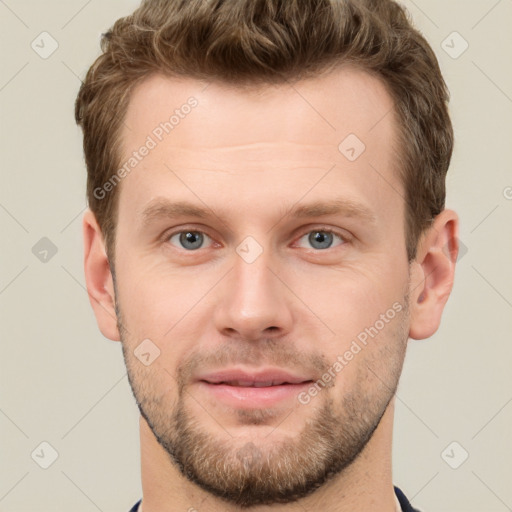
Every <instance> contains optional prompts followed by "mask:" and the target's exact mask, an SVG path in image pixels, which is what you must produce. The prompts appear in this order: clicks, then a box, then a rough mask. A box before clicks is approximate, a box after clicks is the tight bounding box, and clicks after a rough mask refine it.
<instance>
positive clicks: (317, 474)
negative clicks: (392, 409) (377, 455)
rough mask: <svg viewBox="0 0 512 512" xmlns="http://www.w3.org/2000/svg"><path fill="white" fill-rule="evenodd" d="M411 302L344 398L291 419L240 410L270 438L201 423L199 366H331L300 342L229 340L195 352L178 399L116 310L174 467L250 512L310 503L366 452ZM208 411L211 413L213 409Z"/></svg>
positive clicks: (401, 351) (179, 375)
mask: <svg viewBox="0 0 512 512" xmlns="http://www.w3.org/2000/svg"><path fill="white" fill-rule="evenodd" d="M117 296H118V295H117V294H116V297H117ZM402 304H404V309H403V310H402V312H401V313H400V314H397V316H396V317H395V318H394V319H393V320H392V321H391V323H390V325H388V326H386V328H385V330H386V331H387V332H386V333H381V334H386V337H385V338H384V336H380V337H378V338H377V339H376V340H372V341H370V342H369V343H370V344H371V343H374V344H375V346H373V347H367V348H366V349H363V351H364V350H366V351H368V355H367V356H363V357H361V359H360V360H359V361H355V362H351V363H349V364H356V365H358V366H357V367H356V371H355V373H354V374H351V379H350V381H344V380H343V379H344V375H343V372H344V369H343V370H341V372H340V374H339V375H337V376H336V377H337V378H336V379H335V380H341V381H342V382H341V385H340V387H342V389H343V390H344V392H343V395H342V396H341V397H339V398H338V399H337V400H335V399H334V398H333V397H332V395H330V394H329V390H327V389H325V390H322V392H321V393H320V394H319V396H317V397H315V398H313V399H312V400H311V403H310V404H309V405H302V404H299V403H296V404H295V406H294V407H293V408H291V410H290V411H289V412H288V413H287V414H286V410H284V409H281V408H278V407H275V408H268V409H262V408H254V409H233V410H232V411H230V412H232V415H233V416H234V417H236V418H237V420H238V424H242V425H253V426H255V425H266V426H268V425H270V424H271V423H270V422H271V421H272V422H273V423H277V427H275V429H273V430H271V431H270V433H269V434H267V436H265V437H262V436H261V435H260V434H258V437H256V436H255V437H253V438H252V439H250V440H248V439H247V437H245V438H242V437H238V438H237V437H234V436H232V435H231V434H229V432H227V431H226V430H225V429H224V432H221V433H220V434H219V435H216V434H215V433H214V432H212V430H211V428H207V427H206V426H205V425H204V423H202V422H201V420H200V418H197V417H196V415H195V414H194V412H193V410H191V407H190V406H191V405H193V406H194V402H195V403H196V404H199V402H198V400H196V399H195V398H194V396H193V395H192V394H191V392H190V391H189V388H190V384H191V382H192V380H191V378H190V375H192V374H193V372H194V370H196V369H197V368H205V367H217V368H220V367H226V366H228V365H229V364H232V365H235V364H242V363H243V364H248V365H252V366H261V365H262V363H264V362H265V363H268V364H269V365H272V366H279V365H280V363H281V364H282V366H283V367H292V366H290V364H291V363H296V364H294V365H293V367H295V368H303V369H310V370H314V373H312V374H313V375H317V374H318V375H323V373H325V372H326V370H327V368H328V366H329V365H328V364H326V363H327V361H326V360H325V359H324V358H323V357H322V356H319V355H318V354H315V353H311V354H303V353H302V354H301V353H300V352H299V351H293V350H292V348H291V346H290V345H285V344H284V343H282V342H279V341H277V342H276V341H275V340H272V339H263V340H261V343H257V344H255V343H254V342H247V344H246V345H244V344H243V342H242V341H237V342H236V343H234V344H231V343H230V342H226V344H225V345H223V346H222V348H219V350H218V351H216V352H215V353H212V354H204V351H203V353H201V354H198V353H192V355H190V356H188V357H187V359H186V361H184V362H183V364H180V365H178V367H177V368H176V384H177V385H176V387H175V388H174V391H177V397H176V398H170V396H169V387H170V386H169V379H168V378H167V379H166V377H165V375H167V377H168V375H169V372H168V371H167V370H166V369H165V368H159V369H158V371H154V370H153V368H150V367H145V366H144V365H142V364H140V362H139V361H138V360H137V359H136V358H135V356H134V354H133V349H134V348H135V346H136V345H137V340H135V339H130V338H131V335H130V334H129V332H128V330H127V329H126V328H125V327H124V324H123V322H122V321H121V318H122V315H121V308H120V307H118V305H116V312H117V318H118V328H119V332H120V334H121V340H122V347H123V355H124V360H125V363H126V367H127V373H128V379H129V382H130V386H131V389H132V392H133V395H134V397H135V400H136V402H137V406H138V408H139V411H140V414H141V415H142V417H143V418H144V419H145V420H146V422H147V424H148V425H149V427H150V429H151V430H152V432H153V434H154V436H155V438H156V439H157V441H158V443H159V444H160V445H161V446H162V447H163V449H164V450H165V451H166V452H167V454H168V455H169V458H170V460H171V463H172V464H174V465H175V467H176V468H178V470H179V471H180V472H181V474H182V475H183V476H184V477H186V478H187V479H188V480H189V481H190V482H192V483H194V484H196V485H197V486H199V487H200V488H201V489H203V490H204V491H206V492H207V493H209V494H211V495H214V496H216V497H218V498H220V499H221V500H223V501H225V502H226V503H229V504H231V505H235V506H237V507H239V508H242V509H245V508H250V507H255V506H258V505H269V504H274V503H281V504H286V503H292V502H295V501H297V500H299V499H301V498H304V497H306V496H308V495H309V494H311V493H313V492H314V491H315V490H316V489H318V488H320V487H321V486H322V485H324V484H325V483H326V482H328V481H329V480H331V479H332V478H333V477H335V476H337V475H341V474H342V473H343V472H344V471H346V470H347V469H348V468H350V466H351V465H352V464H353V462H354V461H355V460H356V459H357V457H358V456H359V455H360V454H361V453H362V452H363V450H364V448H365V446H366V445H367V443H368V441H369V440H370V439H371V438H372V435H373V434H374V432H375V430H376V429H377V427H378V425H379V423H380V421H381V419H382V417H383V415H384V413H385V412H386V410H387V408H388V406H389V403H390V401H391V399H392V398H393V396H394V395H395V392H396V388H397V386H398V381H399V378H400V373H401V370H402V365H403V361H404V357H405V349H406V344H407V340H408V296H406V297H405V299H404V302H402ZM381 338H383V339H381ZM161 348H162V347H161ZM163 350H165V347H164V348H163ZM358 357H360V356H358ZM356 359H357V358H356ZM164 374H165V375H164ZM377 375H378V376H379V377H378V378H377V379H376V378H375V377H376V376H377ZM333 386H334V382H332V383H331V384H330V386H329V387H330V388H332V390H334V389H336V388H335V387H333ZM199 405H200V406H201V407H202V409H201V414H206V413H208V411H206V412H205V410H203V409H204V407H203V406H202V405H201V404H199ZM302 407H314V411H313V414H311V415H309V416H308V417H306V415H305V414H304V413H303V411H301V410H300V408H302ZM196 409H197V407H196ZM297 409H299V410H298V411H297ZM297 412H298V413H299V414H300V416H299V417H298V418H300V420H298V421H304V426H303V428H302V430H301V431H300V432H299V433H298V434H297V435H295V436H285V435H284V433H283V432H282V431H281V430H279V425H280V424H281V423H283V422H284V421H285V420H286V419H288V416H290V415H293V414H297ZM208 414H209V413H208ZM210 416H212V415H210ZM212 417H213V416H212ZM280 418H282V419H280ZM302 418H305V419H304V420H303V419H302ZM291 419H293V418H291ZM222 428H223V427H222ZM274 432H276V433H274ZM276 434H279V439H277V437H276ZM272 436H274V439H272ZM341 485H342V484H341Z"/></svg>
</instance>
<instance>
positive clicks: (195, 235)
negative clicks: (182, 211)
mask: <svg viewBox="0 0 512 512" xmlns="http://www.w3.org/2000/svg"><path fill="white" fill-rule="evenodd" d="M176 237H177V239H178V243H179V244H180V245H179V246H178V247H180V246H181V247H180V248H183V249H186V250H187V251H195V250H196V249H200V248H201V246H202V245H203V242H204V240H205V238H210V237H209V236H208V235H206V234H205V233H201V232H200V231H179V232H178V233H175V234H174V235H172V236H170V237H169V242H171V243H172V244H173V245H177V244H176V243H173V239H176Z"/></svg>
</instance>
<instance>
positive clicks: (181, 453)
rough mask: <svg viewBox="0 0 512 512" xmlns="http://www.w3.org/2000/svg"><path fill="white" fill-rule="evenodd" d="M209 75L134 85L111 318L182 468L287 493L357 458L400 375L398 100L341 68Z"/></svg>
mask: <svg viewBox="0 0 512 512" xmlns="http://www.w3.org/2000/svg"><path fill="white" fill-rule="evenodd" d="M205 86H206V84H204V83H199V82H196V81H193V80H169V79H166V78H163V77H152V78H150V79H148V80H147V81H146V82H144V83H142V84H141V85H139V86H138V88H137V89H135V91H134V93H133V95H132V97H131V101H130V105H129V108H128V112H127V116H126V119H125V130H124V133H123V148H122V160H123V163H127V162H128V163H129V162H130V160H129V159H130V158H135V159H136V161H135V160H133V161H131V163H132V164H133V165H130V164H129V165H128V167H126V169H130V170H129V172H126V173H124V174H125V176H124V178H123V180H122V182H121V183H120V184H119V185H117V186H119V187H121V188H120V190H119V192H120V196H119V211H118V219H117V222H118V223H117V234H116V259H115V277H116V279H115V285H116V286H115V298H116V312H117V319H118V328H119V332H120V336H121V339H122V344H123V353H124V357H125V361H126V366H127V369H128V376H129V380H130V383H131V386H132V389H133V393H134V395H135V398H136V400H137V402H138V405H139V408H140V411H141V414H142V416H143V417H144V418H145V420H146V421H147V423H148V425H149V426H150V428H151V430H152V432H153V434H154V435H155V437H156V439H157V440H158V442H159V443H160V445H161V446H162V447H163V448H164V449H165V450H166V451H167V452H168V454H169V456H170V460H171V461H172V463H173V464H174V465H175V467H176V469H177V470H179V471H181V473H182V474H183V475H185V476H186V477H187V478H188V479H189V480H190V481H192V482H194V483H196V484H197V485H199V486H200V487H202V488H203V489H205V490H207V491H208V492H210V493H212V494H214V495H216V496H218V497H221V498H222V499H224V500H226V501H228V502H231V503H233V504H236V505H238V506H240V507H250V506H254V505H258V504H265V503H288V502H292V501H295V500H296V499H298V498H300V497H303V496H306V495H307V494H309V493H311V492H312V491H314V490H315V489H317V488H318V487H319V486H320V485H321V484H323V483H325V482H327V481H328V480H330V479H332V478H333V477H335V476H336V475H340V474H341V473H342V472H343V471H344V470H346V469H347V468H348V467H350V466H351V464H352V463H353V461H354V460H355V458H356V457H357V455H359V454H360V453H361V452H363V450H364V448H365V446H366V444H367V442H368V441H369V439H370V438H371V436H372V434H373V433H374V431H375V429H376V428H377V426H378V425H379V421H380V420H381V418H382V416H383V414H384V412H385V411H386V409H387V407H388V405H389V403H390V400H391V398H392V396H393V394H394V391H395V389H396V386H397V383H398V379H399V375H400V372H401V368H402V363H403V359H404V354H405V348H406V343H407V339H408V332H409V314H408V296H407V294H408V286H409V265H408V261H407V255H406V243H405V234H404V218H405V217H404V216H405V209H404V202H403V200H402V194H403V186H402V184H401V183H400V180H399V178H398V173H397V168H396V163H395V153H394V149H393V141H394V134H395V132H394V129H395V124H394V123H395V121H394V117H393V113H392V107H393V104H392V100H391V98H390V97H389V96H388V94H387V93H386V91H385V88H384V87H383V85H382V84H381V83H380V82H379V81H378V80H377V79H376V78H373V77H371V76H369V75H367V74H365V73H363V72H361V71H356V70H351V69H339V70H336V71H335V72H333V73H331V74H330V75H328V76H324V77H322V78H315V79H313V80H310V81H302V82H298V83H297V84H294V86H293V88H292V87H291V86H290V85H280V86H276V87H270V86H268V87H265V88H262V89H259V90H256V89H254V90H241V89H236V88H228V87H227V86H222V85H220V84H215V83H211V84H210V85H208V87H205ZM186 105H188V106H186ZM173 115H174V118H171V116H173ZM166 122H167V123H168V124H167V125H166V124H165V123H166ZM161 123H163V124H161ZM350 134H352V135H350ZM347 136H348V138H347ZM340 143H341V144H340ZM363 144H364V147H363ZM142 146H145V147H146V148H148V149H147V151H146V150H143V149H140V148H141V147H142ZM363 149H364V151H362V150H363ZM134 151H135V152H137V153H136V154H134ZM144 340H145V341H144Z"/></svg>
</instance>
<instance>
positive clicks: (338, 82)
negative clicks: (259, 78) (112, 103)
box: [122, 67, 393, 158]
mask: <svg viewBox="0 0 512 512" xmlns="http://www.w3.org/2000/svg"><path fill="white" fill-rule="evenodd" d="M194 101H197V103H198V106H197V107H194V108H193V115H188V114H187V113H186V112H188V110H189V108H188V107H187V104H188V103H191V102H194ZM173 114H174V119H173V120H172V123H171V124H172V137H169V139H172V140H169V141H167V142H168V143H169V144H172V145H173V146H174V147H175V148H180V147H182V148H185V147H192V146H193V147H195V148H197V147H204V148H206V147H213V146H215V147H222V146H225V147H227V146H229V147H235V146H244V145H247V144H253V143H254V142H255V141H258V142H268V143H273V142H282V141H286V142H290V143H298V144H300V145H301V146H304V149H305V150H306V151H307V149H308V146H309V145H329V146H333V145H334V146H335V148H337V146H338V144H339V142H340V140H341V139H342V138H343V137H344V136H345V135H347V134H350V133H354V134H356V135H357V136H358V137H359V138H360V139H361V140H362V141H363V142H364V143H366V142H373V143H375V142H376V141H375V140H372V139H373V138H375V139H378V138H379V137H378V136H376V137H373V138H372V132H374V130H376V132H375V135H376V134H377V133H379V132H380V133H379V135H382V134H383V132H386V135H388V136H391V135H392V133H391V132H392V119H393V101H392V99H391V97H390V96H389V94H388V93H387V91H386V88H385V86H384V85H383V83H382V82H381V80H380V79H379V78H377V77H375V76H373V75H370V74H369V73H367V72H365V71H362V70H359V69H357V68H353V67H342V68H339V69H336V70H334V71H332V72H331V73H329V74H326V75H322V76H319V77H315V78H311V79H308V80H303V81H299V82H288V83H284V84H279V85H263V86H257V87H256V86H255V87H248V86H245V87H243V88H239V87H237V86H235V85H229V84H221V83H218V82H210V83H208V82H199V81H197V80H193V79H183V78H176V79H175V78H166V77H163V76H161V75H153V76H151V77H149V78H148V79H146V80H145V81H143V82H142V83H141V84H139V85H138V86H137V87H136V88H135V89H134V91H133V92H132V95H131V99H130V103H129V106H128V109H127V112H126V116H125V123H124V130H123V135H122V140H123V141H124V148H125V149H130V148H131V147H136V146H137V143H138V142H140V136H141V135H143V134H151V133H153V132H154V131H155V129H157V128H158V127H159V126H160V124H161V123H165V122H168V121H169V120H170V119H171V118H172V116H173ZM185 119H186V123H185V122H184V121H185ZM185 125H186V126H187V128H188V129H184V128H183V126H185ZM305 128H306V129H305ZM377 128H378V129H377ZM165 134H167V133H165ZM137 139H139V140H137ZM256 151H257V152H258V154H259V156H261V157H262V158H265V152H264V149H263V148H258V149H257V150H256Z"/></svg>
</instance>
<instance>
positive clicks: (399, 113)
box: [75, 0, 453, 263]
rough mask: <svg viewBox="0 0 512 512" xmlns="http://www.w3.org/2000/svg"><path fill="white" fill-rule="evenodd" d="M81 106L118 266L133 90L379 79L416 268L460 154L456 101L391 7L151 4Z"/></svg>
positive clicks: (167, 0) (109, 49)
mask: <svg viewBox="0 0 512 512" xmlns="http://www.w3.org/2000/svg"><path fill="white" fill-rule="evenodd" d="M101 48H102V54H101V55H100V57H98V59H97V60H96V61H95V62H94V64H93V65H92V66H91V68H90V69H89V71H88V73H87V76H86V79H85V81H84V82H83V84H82V86H81V88H80V92H79V94H78V97H77V100H76V105H75V118H76V122H77V123H78V124H79V125H80V126H81V127H82V129H83V132H84V153H85V160H86V165H87V173H88V177H87V197H88V201H89V206H90V208H91V210H92V211H93V212H94V214H95V216H96V219H97V220H98V223H99V225H100V227H101V230H102V233H103V236H104V238H105V243H106V246H107V252H108V254H109V258H110V259H111V260H112V261H111V263H113V255H114V246H115V243H114V240H115V227H116V217H117V204H118V194H119V190H118V189H119V187H114V188H113V190H112V191H111V192H110V193H109V194H108V195H107V196H106V197H105V198H103V199H98V198H97V197H96V195H95V194H94V190H95V189H97V188H98V187H102V186H103V184H104V183H105V182H107V181H108V180H109V178H111V177H112V176H113V175H114V174H115V172H116V170H117V169H118V167H119V165H120V155H119V154H118V152H119V142H120V140H119V139H120V133H121V127H122V123H123V120H124V116H125V114H126V110H127V107H128V102H129V99H130V93H131V91H132V90H133V88H134V86H135V85H137V84H138V83H140V82H141V81H142V80H144V79H146V78H147V77H148V76H149V75H152V74H154V73H161V74H164V75H166V76H169V77H173V76H174V77H190V78H196V79H199V80H206V81H212V80H217V81H220V82H224V83H229V84H233V85H235V86H240V87H243V86H248V85H250V84H252V85H257V84H260V85H265V84H279V83H284V82H286V81H289V80H298V79H301V78H307V77H314V76H316V75H320V74H321V73H323V72H326V71H328V70H329V69H332V68H333V67H335V66H337V65H339V64H345V63H346V64H349V65H355V66H357V67H358V68H360V69H363V70H366V71H368V72H370V73H372V74H374V75H376V76H378V77H379V78H380V79H381V80H382V82H383V83H384V85H385V86H386V88H387V90H388V92H389V93H390V94H391V96H392V98H393V101H394V105H395V112H394V114H395V119H397V123H396V125H397V126H396V128H397V140H398V147H399V153H400V154H399V161H400V165H399V170H398V171H399V172H400V176H401V179H402V183H403V185H404V189H405V197H404V199H405V201H406V203H407V207H406V219H405V232H406V241H407V255H408V257H409V260H412V259H414V257H415V255H416V246H417V243H418V240H419V237H420V235H421V234H422V232H423V231H424V230H425V229H426V228H427V227H428V226H429V225H430V224H431V221H432V219H433V218H434V217H435V216H436V215H437V214H439V213H440V212H441V211H442V210H443V208H444V202H445V194H446V191H445V177H446V172H447V170H448V167H449V164H450V159H451V154H452V150H453V129H452V124H451V121H450V117H449V113H448V106H447V104H448V99H449V93H448V89H447V87H446V84H445V82H444V80H443V77H442V75H441V71H440V69H439V65H438V62H437V59H436V56H435V54H434V52H433V51H432V49H431V47H430V46H429V44H428V43H427V41H426V40H425V39H424V37H423V36H422V35H421V34H420V33H419V32H418V31H417V30H416V29H415V28H414V27H413V26H412V23H411V21H410V20H409V17H408V14H407V12H406V11H405V10H404V8H403V7H401V6H400V5H398V4H397V3H396V2H394V1H392V0H144V1H143V2H142V4H141V6H140V7H139V8H138V9H137V10H136V11H135V12H134V13H133V14H132V15H130V16H127V17H124V18H121V19H119V20H117V21H116V23H115V24H114V26H113V27H112V28H111V29H110V30H109V31H108V32H107V33H106V34H103V36H102V41H101Z"/></svg>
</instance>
